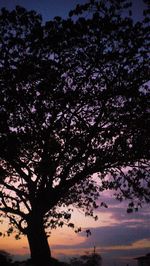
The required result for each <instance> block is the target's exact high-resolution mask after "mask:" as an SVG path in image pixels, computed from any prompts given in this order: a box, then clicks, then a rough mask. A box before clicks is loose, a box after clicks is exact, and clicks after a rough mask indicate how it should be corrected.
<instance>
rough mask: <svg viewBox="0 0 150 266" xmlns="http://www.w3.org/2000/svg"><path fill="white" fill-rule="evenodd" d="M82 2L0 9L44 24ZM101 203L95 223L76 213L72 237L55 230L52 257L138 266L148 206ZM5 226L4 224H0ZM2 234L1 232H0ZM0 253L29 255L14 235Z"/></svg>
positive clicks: (147, 240)
mask: <svg viewBox="0 0 150 266" xmlns="http://www.w3.org/2000/svg"><path fill="white" fill-rule="evenodd" d="M84 2H86V1H85V0H0V8H1V7H6V8H8V9H13V8H14V7H15V5H20V6H23V7H25V8H27V9H28V10H31V9H34V10H36V11H37V12H38V13H40V14H41V15H42V17H43V19H44V21H46V20H48V19H52V18H53V17H55V16H56V15H58V16H62V17H66V16H67V13H68V12H69V10H70V9H72V8H73V7H75V5H76V4H77V3H84ZM142 9H143V4H142V0H134V17H135V19H136V20H138V19H139V18H140V17H141V10H142ZM101 201H106V203H107V204H108V206H109V208H106V209H104V208H103V209H100V210H99V211H98V212H97V215H98V216H99V219H98V221H94V220H93V219H92V218H87V217H85V216H84V215H83V214H82V213H81V212H79V211H75V212H74V214H73V218H72V220H73V221H74V222H75V225H76V226H81V227H82V228H83V231H82V232H81V233H80V234H78V235H77V234H75V233H74V231H73V230H72V229H68V228H67V227H64V228H61V229H57V230H54V231H53V232H52V235H51V237H50V238H49V243H50V247H51V251H52V256H54V257H57V258H59V259H61V260H67V258H68V257H73V256H78V255H79V254H85V253H86V252H91V251H93V247H94V246H95V247H96V251H97V252H98V253H100V254H101V256H102V258H103V266H126V265H127V263H128V264H129V265H130V266H135V265H137V263H136V261H135V260H133V258H135V257H138V256H142V255H145V254H146V253H149V252H150V212H149V205H145V206H143V208H142V209H140V210H139V211H138V212H136V213H131V214H127V212H126V209H127V202H123V203H119V202H118V201H116V200H115V199H113V197H112V196H111V194H110V193H105V194H104V195H103V196H102V199H101ZM0 226H1V227H2V229H3V228H5V227H6V226H7V224H6V222H5V223H3V224H2V225H0ZM86 228H88V229H90V230H91V233H92V235H91V236H89V237H88V238H87V237H86V234H85V232H84V230H85V229H86ZM0 231H1V230H0ZM0 250H6V251H8V252H10V253H11V254H13V255H15V256H16V258H19V259H21V258H23V259H24V258H26V256H27V255H29V249H28V243H27V240H26V238H22V239H21V240H19V241H16V240H15V239H14V237H13V236H11V237H9V238H8V237H5V238H3V237H1V238H0Z"/></svg>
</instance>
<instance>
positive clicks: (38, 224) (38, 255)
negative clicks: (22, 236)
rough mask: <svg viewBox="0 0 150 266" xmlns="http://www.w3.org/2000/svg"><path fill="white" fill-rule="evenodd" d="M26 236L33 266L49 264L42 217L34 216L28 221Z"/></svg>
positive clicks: (49, 257)
mask: <svg viewBox="0 0 150 266" xmlns="http://www.w3.org/2000/svg"><path fill="white" fill-rule="evenodd" d="M27 238H28V242H29V247H30V252H31V259H32V264H33V266H42V265H43V266H51V252H50V248H49V245H48V241H47V236H46V233H45V230H44V226H43V219H40V218H39V217H38V216H34V217H32V218H31V219H30V220H29V221H28V229H27Z"/></svg>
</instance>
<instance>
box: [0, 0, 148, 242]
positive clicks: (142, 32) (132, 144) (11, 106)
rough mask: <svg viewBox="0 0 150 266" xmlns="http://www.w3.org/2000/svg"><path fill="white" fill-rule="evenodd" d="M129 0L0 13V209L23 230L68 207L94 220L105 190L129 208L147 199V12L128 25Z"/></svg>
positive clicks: (51, 223) (57, 218) (62, 216)
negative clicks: (52, 12) (47, 16)
mask: <svg viewBox="0 0 150 266" xmlns="http://www.w3.org/2000/svg"><path fill="white" fill-rule="evenodd" d="M127 2H128V1H126V0H122V1H121V0H120V1H112V0H111V1H92V0H91V1H90V2H89V3H88V4H85V5H83V6H77V8H76V9H75V10H74V11H71V12H70V18H68V19H66V20H64V19H62V18H60V17H55V18H54V20H52V21H49V22H46V23H42V19H41V17H40V16H39V15H37V14H36V13H35V12H34V11H26V10H25V9H24V8H22V7H19V6H17V7H16V9H15V10H13V11H8V10H6V9H2V10H1V14H0V36H1V44H0V85H1V104H0V130H1V131H0V147H1V148H0V211H1V213H2V214H4V215H6V216H7V217H8V218H9V219H10V224H13V225H14V226H15V227H16V228H18V229H19V231H20V232H22V233H26V228H27V225H28V219H29V217H30V215H31V214H33V213H38V216H41V217H44V225H45V227H49V228H55V227H56V226H62V225H63V223H64V221H66V222H69V219H70V217H71V208H70V207H69V206H70V205H72V206H75V207H79V208H82V209H83V210H84V211H85V213H86V214H87V215H91V216H93V215H94V214H93V209H94V208H97V207H98V206H97V203H96V201H97V198H98V196H99V195H100V194H101V192H102V191H104V190H106V189H112V190H114V191H115V192H116V197H117V198H118V199H120V200H121V199H123V198H128V199H130V201H131V203H130V208H129V210H132V209H133V208H134V207H135V206H134V203H133V200H134V199H139V200H140V202H142V201H146V202H149V200H150V189H149V188H150V181H149V177H148V159H149V154H148V120H147V117H148V81H149V63H148V60H149V57H148V41H147V37H148V34H149V30H148V22H149V21H148V18H147V13H148V11H147V12H145V18H144V21H143V22H137V23H134V22H133V20H132V18H131V17H126V16H125V15H124V14H125V13H121V12H123V9H124V8H128V7H130V4H127ZM87 12H89V13H88V16H87ZM130 13H131V12H130ZM84 14H85V16H84ZM74 16H75V18H74ZM93 174H97V179H95V178H93ZM101 205H105V204H104V203H101ZM60 207H64V208H60ZM66 207H67V211H66ZM68 226H70V227H74V225H73V224H72V223H69V224H68ZM12 231H13V228H12V227H11V228H10V229H9V230H8V234H10V233H11V232H12ZM17 237H19V236H18V235H17Z"/></svg>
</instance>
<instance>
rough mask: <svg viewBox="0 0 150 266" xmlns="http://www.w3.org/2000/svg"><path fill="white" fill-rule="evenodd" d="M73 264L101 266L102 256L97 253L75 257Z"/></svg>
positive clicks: (75, 265)
mask: <svg viewBox="0 0 150 266" xmlns="http://www.w3.org/2000/svg"><path fill="white" fill-rule="evenodd" d="M70 265H71V266H101V265H102V258H101V256H100V255H99V254H97V253H92V254H87V255H83V256H80V257H79V258H73V259H71V262H70Z"/></svg>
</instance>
